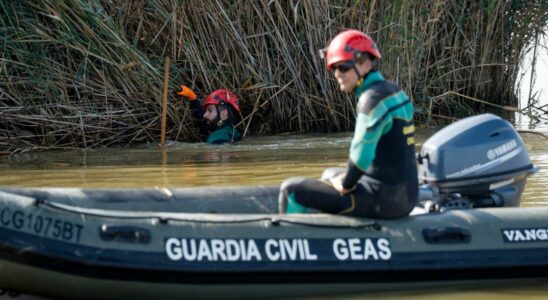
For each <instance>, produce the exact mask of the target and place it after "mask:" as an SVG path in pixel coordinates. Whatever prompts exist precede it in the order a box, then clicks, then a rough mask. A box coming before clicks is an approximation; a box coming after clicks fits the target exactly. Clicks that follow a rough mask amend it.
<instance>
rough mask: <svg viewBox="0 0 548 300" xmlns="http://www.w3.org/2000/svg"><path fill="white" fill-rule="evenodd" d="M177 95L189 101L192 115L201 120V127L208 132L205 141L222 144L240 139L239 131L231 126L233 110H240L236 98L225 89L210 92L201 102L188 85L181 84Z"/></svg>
mask: <svg viewBox="0 0 548 300" xmlns="http://www.w3.org/2000/svg"><path fill="white" fill-rule="evenodd" d="M177 95H180V96H183V97H185V98H186V99H187V100H188V101H190V105H191V108H192V109H193V110H194V113H193V114H194V116H195V117H196V118H198V119H201V120H202V121H203V126H202V129H204V131H206V132H207V133H208V137H207V143H209V144H224V143H232V142H236V141H239V140H241V135H240V132H239V131H238V130H237V129H236V128H234V127H233V122H234V115H235V112H240V105H239V101H238V98H237V97H236V96H235V95H234V94H233V93H232V92H231V91H229V90H227V89H220V90H216V91H214V92H212V93H211V94H209V96H207V97H206V99H205V101H204V102H203V103H200V101H198V100H197V97H196V94H195V93H194V92H193V91H192V90H191V89H190V88H188V87H186V86H184V85H183V86H181V91H180V92H178V93H177Z"/></svg>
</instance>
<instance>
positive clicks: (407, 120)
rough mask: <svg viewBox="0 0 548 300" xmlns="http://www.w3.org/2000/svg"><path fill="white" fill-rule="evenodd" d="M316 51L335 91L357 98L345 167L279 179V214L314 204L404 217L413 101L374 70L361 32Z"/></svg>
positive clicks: (413, 193)
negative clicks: (332, 79) (334, 82)
mask: <svg viewBox="0 0 548 300" xmlns="http://www.w3.org/2000/svg"><path fill="white" fill-rule="evenodd" d="M320 54H321V56H322V57H323V58H325V59H326V66H327V69H328V70H329V71H331V72H333V75H334V77H335V79H336V80H337V82H338V84H339V88H340V90H341V91H343V92H354V95H355V96H356V98H357V99H358V103H357V108H356V112H357V116H356V126H355V130H354V137H353V139H352V143H351V146H350V154H349V159H348V167H347V168H330V169H327V170H326V171H324V174H323V175H322V179H321V180H316V179H308V178H301V177H297V178H290V179H288V180H286V181H284V182H283V184H282V186H281V187H280V198H279V210H280V213H305V212H308V211H309V208H314V209H316V210H320V211H322V212H327V213H333V214H348V215H356V216H362V217H374V218H399V217H403V216H406V215H408V214H409V213H410V212H411V210H413V208H414V206H415V204H416V203H417V199H418V180H417V167H416V163H415V140H414V133H415V126H414V123H413V104H412V103H411V101H410V100H409V97H408V96H407V95H406V94H405V92H404V91H403V90H402V89H401V88H400V87H398V86H397V85H396V84H395V83H393V82H390V81H388V80H385V79H384V77H383V76H382V75H381V73H380V72H379V71H377V70H376V62H377V60H378V59H380V58H381V54H380V52H379V50H378V48H377V45H376V44H375V42H374V41H373V40H372V39H371V38H370V37H369V36H367V35H366V34H364V33H363V32H360V31H358V30H347V31H344V32H342V33H340V34H339V35H337V36H336V37H335V38H334V39H333V40H332V41H331V42H330V44H329V46H328V47H327V48H326V49H324V50H322V51H320Z"/></svg>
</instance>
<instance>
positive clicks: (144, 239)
mask: <svg viewBox="0 0 548 300" xmlns="http://www.w3.org/2000/svg"><path fill="white" fill-rule="evenodd" d="M99 235H100V236H101V239H102V240H103V241H116V242H122V243H139V244H148V243H150V231H149V230H148V229H145V228H140V227H136V226H120V225H107V224H103V225H102V226H101V227H100V229H99Z"/></svg>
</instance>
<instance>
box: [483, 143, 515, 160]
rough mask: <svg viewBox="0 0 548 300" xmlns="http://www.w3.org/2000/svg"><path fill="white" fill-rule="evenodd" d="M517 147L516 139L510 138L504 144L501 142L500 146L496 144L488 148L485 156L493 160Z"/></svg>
mask: <svg viewBox="0 0 548 300" xmlns="http://www.w3.org/2000/svg"><path fill="white" fill-rule="evenodd" d="M517 147H518V143H517V142H516V140H511V141H509V142H508V143H506V144H503V145H501V146H498V147H497V148H494V149H490V150H489V151H487V158H489V160H493V159H495V158H497V157H499V156H501V155H504V154H506V153H508V152H510V151H512V150H514V149H515V148H517Z"/></svg>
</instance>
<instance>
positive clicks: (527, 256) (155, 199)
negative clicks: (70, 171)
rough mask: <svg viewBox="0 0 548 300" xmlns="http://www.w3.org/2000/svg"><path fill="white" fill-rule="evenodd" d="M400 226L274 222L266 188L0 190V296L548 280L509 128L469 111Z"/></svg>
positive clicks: (293, 218)
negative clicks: (1, 293)
mask: <svg viewBox="0 0 548 300" xmlns="http://www.w3.org/2000/svg"><path fill="white" fill-rule="evenodd" d="M417 163H418V166H419V181H420V183H421V188H420V199H421V202H420V205H419V206H417V208H416V209H415V210H414V211H413V213H412V214H411V215H410V216H408V217H405V218H401V219H395V220H385V219H365V218H359V217H351V216H344V215H328V214H322V213H314V214H280V213H279V212H278V211H277V198H278V187H277V186H252V187H223V188H181V189H166V188H156V189H77V188H13V187H12V188H10V187H5V188H0V288H2V289H5V290H13V291H19V292H24V293H30V294H35V295H40V296H45V297H52V298H56V299H62V298H78V299H80V298H81V299H100V298H110V299H112V298H122V297H123V298H130V297H131V298H149V299H150V298H151V297H155V298H156V297H177V298H193V299H195V298H222V299H227V298H242V297H245V298H274V297H295V296H313V295H317V294H322V295H326V294H341V293H352V292H363V291H370V290H379V289H388V288H390V289H393V288H395V287H417V286H420V285H427V286H430V287H431V286H433V285H436V284H444V283H451V282H471V281H474V282H477V281H478V280H513V279H518V278H544V277H548V207H534V208H520V207H519V202H520V198H521V193H522V191H523V189H524V186H525V181H526V178H527V176H528V175H529V174H531V173H534V172H535V171H536V168H535V167H534V166H533V165H532V163H531V161H530V159H529V157H528V155H527V152H526V149H525V147H524V145H523V142H522V141H521V139H520V137H519V135H517V133H516V132H515V131H514V130H513V128H512V127H511V126H510V124H508V123H507V122H506V121H504V120H502V119H500V118H498V117H495V116H493V115H480V116H476V117H472V118H468V119H464V120H461V121H459V122H456V123H454V124H452V125H450V126H448V127H446V128H445V129H443V130H441V131H440V132H438V133H437V134H435V135H434V136H432V137H431V138H430V139H429V140H428V141H427V142H426V143H425V144H423V145H422V148H421V150H420V152H419V153H418V155H417Z"/></svg>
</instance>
